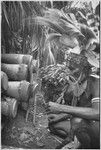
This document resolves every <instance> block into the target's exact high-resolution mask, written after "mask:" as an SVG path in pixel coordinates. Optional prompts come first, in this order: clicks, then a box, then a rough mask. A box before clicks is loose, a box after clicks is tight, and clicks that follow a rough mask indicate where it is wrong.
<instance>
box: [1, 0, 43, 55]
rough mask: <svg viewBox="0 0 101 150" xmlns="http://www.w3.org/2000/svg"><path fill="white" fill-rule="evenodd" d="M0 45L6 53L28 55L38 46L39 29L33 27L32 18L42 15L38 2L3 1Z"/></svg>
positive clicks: (36, 26) (35, 26)
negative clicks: (0, 40)
mask: <svg viewBox="0 0 101 150" xmlns="http://www.w3.org/2000/svg"><path fill="white" fill-rule="evenodd" d="M1 6H2V7H1V8H2V20H1V28H2V29H1V31H2V34H1V35H2V45H3V46H4V47H5V49H6V52H7V53H9V52H10V53H12V52H13V53H30V51H32V50H33V49H34V48H35V46H36V45H37V47H38V46H39V42H40V37H41V36H40V35H41V28H40V27H39V26H38V25H35V22H34V21H33V19H32V18H33V17H35V16H36V15H42V13H43V10H42V7H41V6H40V4H39V2H27V1H26V2H18V1H10V2H9V1H3V2H2V3H1Z"/></svg>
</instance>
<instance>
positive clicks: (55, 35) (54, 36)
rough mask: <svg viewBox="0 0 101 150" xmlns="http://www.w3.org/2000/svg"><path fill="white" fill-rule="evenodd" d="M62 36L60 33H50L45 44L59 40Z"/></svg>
mask: <svg viewBox="0 0 101 150" xmlns="http://www.w3.org/2000/svg"><path fill="white" fill-rule="evenodd" d="M61 36H62V35H61V34H58V33H50V34H48V35H47V38H46V41H45V43H47V42H48V41H49V42H51V41H53V40H55V39H59V38H60V37H61Z"/></svg>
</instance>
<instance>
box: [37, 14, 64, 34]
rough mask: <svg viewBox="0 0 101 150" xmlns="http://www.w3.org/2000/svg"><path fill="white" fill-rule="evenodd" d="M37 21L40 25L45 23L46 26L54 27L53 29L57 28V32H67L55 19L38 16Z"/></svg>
mask: <svg viewBox="0 0 101 150" xmlns="http://www.w3.org/2000/svg"><path fill="white" fill-rule="evenodd" d="M35 21H36V22H37V23H39V24H40V25H45V26H48V27H50V28H52V29H53V30H55V31H56V32H58V33H60V34H63V33H65V32H66V31H65V30H64V29H63V28H62V27H61V26H60V25H59V24H58V23H57V22H56V21H53V20H50V19H47V18H44V17H36V18H35Z"/></svg>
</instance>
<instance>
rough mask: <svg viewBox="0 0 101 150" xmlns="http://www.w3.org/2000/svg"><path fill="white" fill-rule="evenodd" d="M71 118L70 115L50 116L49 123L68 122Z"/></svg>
mask: <svg viewBox="0 0 101 150" xmlns="http://www.w3.org/2000/svg"><path fill="white" fill-rule="evenodd" d="M68 118H70V115H69V114H64V113H62V114H49V115H48V120H49V123H50V124H51V123H57V122H59V121H62V120H64V119H65V120H66V119H68Z"/></svg>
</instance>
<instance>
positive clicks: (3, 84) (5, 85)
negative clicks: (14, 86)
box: [1, 71, 8, 91]
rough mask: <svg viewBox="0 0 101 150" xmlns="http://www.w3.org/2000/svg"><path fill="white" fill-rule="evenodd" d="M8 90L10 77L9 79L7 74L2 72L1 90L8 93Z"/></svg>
mask: <svg viewBox="0 0 101 150" xmlns="http://www.w3.org/2000/svg"><path fill="white" fill-rule="evenodd" d="M7 88H8V77H7V75H6V73H4V72H3V71H1V89H2V90H3V91H6V90H7Z"/></svg>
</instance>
